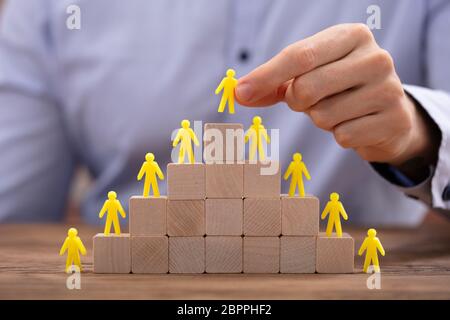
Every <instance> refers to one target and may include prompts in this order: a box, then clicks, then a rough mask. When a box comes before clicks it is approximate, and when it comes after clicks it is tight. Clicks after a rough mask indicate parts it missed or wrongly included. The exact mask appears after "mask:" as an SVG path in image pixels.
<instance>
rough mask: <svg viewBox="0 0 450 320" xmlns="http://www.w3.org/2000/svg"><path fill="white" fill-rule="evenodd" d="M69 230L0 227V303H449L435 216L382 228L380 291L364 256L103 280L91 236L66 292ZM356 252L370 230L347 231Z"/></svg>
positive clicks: (88, 233)
mask: <svg viewBox="0 0 450 320" xmlns="http://www.w3.org/2000/svg"><path fill="white" fill-rule="evenodd" d="M67 228H68V226H67V225H0V299H450V223H449V221H447V220H446V219H443V218H440V217H436V216H433V217H432V218H431V219H430V218H429V219H427V220H426V221H425V223H424V224H423V225H422V226H421V227H419V228H417V229H410V230H402V229H383V228H379V229H378V235H379V237H380V239H381V241H382V243H383V245H384V247H385V249H386V253H387V256H386V257H382V258H381V268H382V274H381V287H382V288H381V290H369V289H367V287H366V280H367V277H368V275H366V274H363V273H362V272H361V266H362V258H360V257H357V258H356V259H355V268H356V269H355V274H350V275H325V274H308V275H286V274H275V275H248V274H237V275H213V274H201V275H170V274H164V275H133V274H126V275H112V274H111V275H102V274H93V273H92V236H93V235H94V233H96V232H98V231H99V228H93V227H90V226H83V225H81V226H78V230H79V235H80V236H81V238H82V240H83V241H84V243H85V245H86V247H87V249H88V255H87V256H85V257H83V258H82V261H83V264H84V266H85V272H84V273H82V275H81V290H68V289H67V288H66V279H67V275H66V274H65V273H63V269H64V263H65V257H60V256H59V255H58V252H59V248H60V246H61V243H62V241H63V240H64V238H65V236H66V231H67ZM346 231H347V232H349V233H350V234H351V235H352V236H353V237H354V238H355V247H356V248H355V250H357V249H358V248H359V246H360V245H361V242H362V240H363V238H364V235H365V232H366V231H365V230H362V229H351V228H350V229H349V228H346Z"/></svg>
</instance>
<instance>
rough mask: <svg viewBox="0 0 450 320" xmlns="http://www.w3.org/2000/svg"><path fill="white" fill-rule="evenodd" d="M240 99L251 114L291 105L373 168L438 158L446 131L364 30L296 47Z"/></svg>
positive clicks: (250, 78) (342, 28)
mask: <svg viewBox="0 0 450 320" xmlns="http://www.w3.org/2000/svg"><path fill="white" fill-rule="evenodd" d="M236 99H237V101H238V102H239V103H240V104H241V105H245V106H249V107H259V106H267V105H272V104H275V103H277V102H280V101H284V102H286V103H287V104H288V105H289V107H290V108H291V109H292V110H294V111H299V112H305V113H306V114H307V115H309V117H310V118H311V119H312V121H313V122H314V124H315V125H316V126H317V127H319V128H321V129H324V130H327V131H330V132H332V133H333V134H334V138H335V140H336V141H337V143H338V144H340V145H341V146H342V147H344V148H353V149H354V150H355V151H356V152H357V153H358V154H359V155H360V156H361V157H362V158H363V159H365V160H367V161H372V162H385V163H390V164H392V165H397V166H400V165H402V164H403V163H405V162H407V161H408V160H410V159H413V158H417V157H432V158H430V159H427V161H429V162H432V161H435V158H436V156H437V150H438V148H439V138H438V137H437V136H438V133H436V131H439V130H438V129H437V127H436V125H435V124H434V122H433V121H432V120H431V119H429V118H428V116H427V115H426V113H425V112H424V111H423V110H421V107H420V106H416V104H415V103H414V102H413V101H412V100H411V99H410V98H409V97H408V96H407V95H406V94H405V92H404V91H403V87H402V83H401V82H400V79H399V78H398V76H397V74H396V72H395V68H394V62H393V60H392V57H391V56H390V54H389V53H388V52H387V51H386V50H383V49H381V48H380V47H379V46H378V45H377V43H376V42H375V39H374V37H373V35H372V33H371V32H370V30H369V29H368V27H367V26H365V25H364V24H342V25H336V26H333V27H330V28H328V29H325V30H323V31H321V32H319V33H317V34H315V35H313V36H311V37H309V38H306V39H304V40H301V41H298V42H296V43H294V44H291V45H289V46H288V47H286V48H285V49H283V50H282V51H281V52H280V53H279V54H277V55H276V56H275V57H273V58H272V59H271V60H269V61H268V62H266V63H264V64H263V65H261V66H259V67H258V68H256V69H255V70H253V71H252V72H250V73H249V74H247V75H246V76H244V77H242V78H241V79H239V82H238V86H237V88H236Z"/></svg>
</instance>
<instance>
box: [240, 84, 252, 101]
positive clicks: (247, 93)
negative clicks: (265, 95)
mask: <svg viewBox="0 0 450 320" xmlns="http://www.w3.org/2000/svg"><path fill="white" fill-rule="evenodd" d="M252 95H253V89H252V86H251V85H250V84H248V83H243V84H239V85H238V86H237V88H236V96H237V98H238V99H239V100H241V101H250V99H251V98H252Z"/></svg>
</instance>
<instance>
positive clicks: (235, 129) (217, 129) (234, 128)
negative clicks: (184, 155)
mask: <svg viewBox="0 0 450 320" xmlns="http://www.w3.org/2000/svg"><path fill="white" fill-rule="evenodd" d="M227 131H228V133H227ZM218 134H219V135H220V137H221V138H220V137H219V138H218V139H217V135H218ZM227 137H228V138H232V139H228V138H227ZM216 139H217V140H216ZM203 145H204V148H203V159H204V161H205V163H224V162H227V163H236V162H244V150H245V146H244V126H243V125H242V124H240V123H205V128H204V133H203ZM220 146H222V148H220ZM227 146H228V147H227ZM227 148H228V149H227ZM216 150H219V152H217V151H216ZM220 150H221V151H222V152H220ZM227 150H229V151H228V152H227Z"/></svg>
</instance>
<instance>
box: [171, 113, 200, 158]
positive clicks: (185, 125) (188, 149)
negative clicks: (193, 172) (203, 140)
mask: <svg viewBox="0 0 450 320" xmlns="http://www.w3.org/2000/svg"><path fill="white" fill-rule="evenodd" d="M190 126H191V123H190V122H189V120H183V121H181V128H180V129H178V132H177V135H176V136H175V139H174V140H173V147H174V148H175V147H176V146H177V145H178V143H179V142H180V141H181V146H180V151H179V155H178V163H183V162H184V158H185V155H186V154H187V155H188V161H189V162H190V163H194V161H195V159H194V151H193V150H192V143H191V141H194V144H195V145H196V146H198V145H199V144H200V143H199V142H198V139H197V136H196V135H195V132H194V130H192V129H191V128H190Z"/></svg>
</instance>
